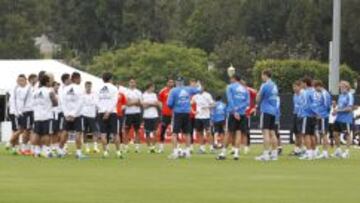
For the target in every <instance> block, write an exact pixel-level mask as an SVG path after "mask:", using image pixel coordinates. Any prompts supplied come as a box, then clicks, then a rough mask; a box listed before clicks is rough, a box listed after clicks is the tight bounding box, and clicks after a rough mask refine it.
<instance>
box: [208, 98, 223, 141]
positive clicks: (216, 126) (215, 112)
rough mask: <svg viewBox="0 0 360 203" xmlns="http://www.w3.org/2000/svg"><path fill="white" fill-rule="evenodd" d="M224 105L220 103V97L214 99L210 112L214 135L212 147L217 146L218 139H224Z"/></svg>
mask: <svg viewBox="0 0 360 203" xmlns="http://www.w3.org/2000/svg"><path fill="white" fill-rule="evenodd" d="M226 115H227V112H226V104H225V103H224V102H223V101H222V97H221V96H217V97H216V98H215V107H214V108H213V109H212V111H211V122H212V127H213V134H214V145H215V146H217V145H218V139H219V137H221V138H223V137H224V133H225V130H224V125H225V120H226Z"/></svg>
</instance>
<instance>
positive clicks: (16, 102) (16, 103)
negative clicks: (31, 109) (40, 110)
mask: <svg viewBox="0 0 360 203" xmlns="http://www.w3.org/2000/svg"><path fill="white" fill-rule="evenodd" d="M13 96H14V97H13V98H12V102H13V104H12V105H13V107H14V114H15V115H16V116H18V115H20V114H22V113H24V112H25V110H26V109H25V103H26V101H27V100H28V97H30V96H31V95H30V93H29V92H28V87H27V86H25V87H20V86H16V87H15V88H14V90H13Z"/></svg>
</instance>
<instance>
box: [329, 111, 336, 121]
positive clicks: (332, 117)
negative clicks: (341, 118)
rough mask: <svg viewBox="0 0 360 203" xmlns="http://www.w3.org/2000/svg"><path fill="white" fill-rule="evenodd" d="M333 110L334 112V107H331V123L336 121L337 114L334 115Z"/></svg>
mask: <svg viewBox="0 0 360 203" xmlns="http://www.w3.org/2000/svg"><path fill="white" fill-rule="evenodd" d="M335 108H336V107H335ZM333 112H334V108H333V107H331V110H330V115H329V124H334V123H335V120H336V115H335V116H334V115H333Z"/></svg>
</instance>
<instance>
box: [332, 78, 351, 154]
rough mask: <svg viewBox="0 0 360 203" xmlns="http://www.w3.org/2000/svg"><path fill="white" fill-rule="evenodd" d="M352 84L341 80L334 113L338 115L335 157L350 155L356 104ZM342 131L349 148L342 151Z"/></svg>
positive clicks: (335, 128)
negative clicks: (351, 90) (351, 130)
mask: <svg viewBox="0 0 360 203" xmlns="http://www.w3.org/2000/svg"><path fill="white" fill-rule="evenodd" d="M350 89H351V86H350V84H349V82H347V81H341V82H340V95H339V98H338V105H337V108H336V109H335V110H334V112H333V114H334V115H336V119H335V124H334V137H335V144H336V150H335V153H334V156H335V157H338V158H348V157H349V155H350V154H349V148H350V145H351V142H352V136H351V132H350V129H351V125H352V122H353V106H354V96H353V94H352V93H351V92H350ZM340 133H344V134H346V135H347V149H346V150H345V151H344V152H342V150H341V148H340V144H341V143H340Z"/></svg>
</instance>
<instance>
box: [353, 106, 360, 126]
mask: <svg viewBox="0 0 360 203" xmlns="http://www.w3.org/2000/svg"><path fill="white" fill-rule="evenodd" d="M358 116H360V108H357V109H356V110H355V111H354V119H355V118H356V117H358ZM354 124H355V125H360V118H359V119H355V121H354Z"/></svg>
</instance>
